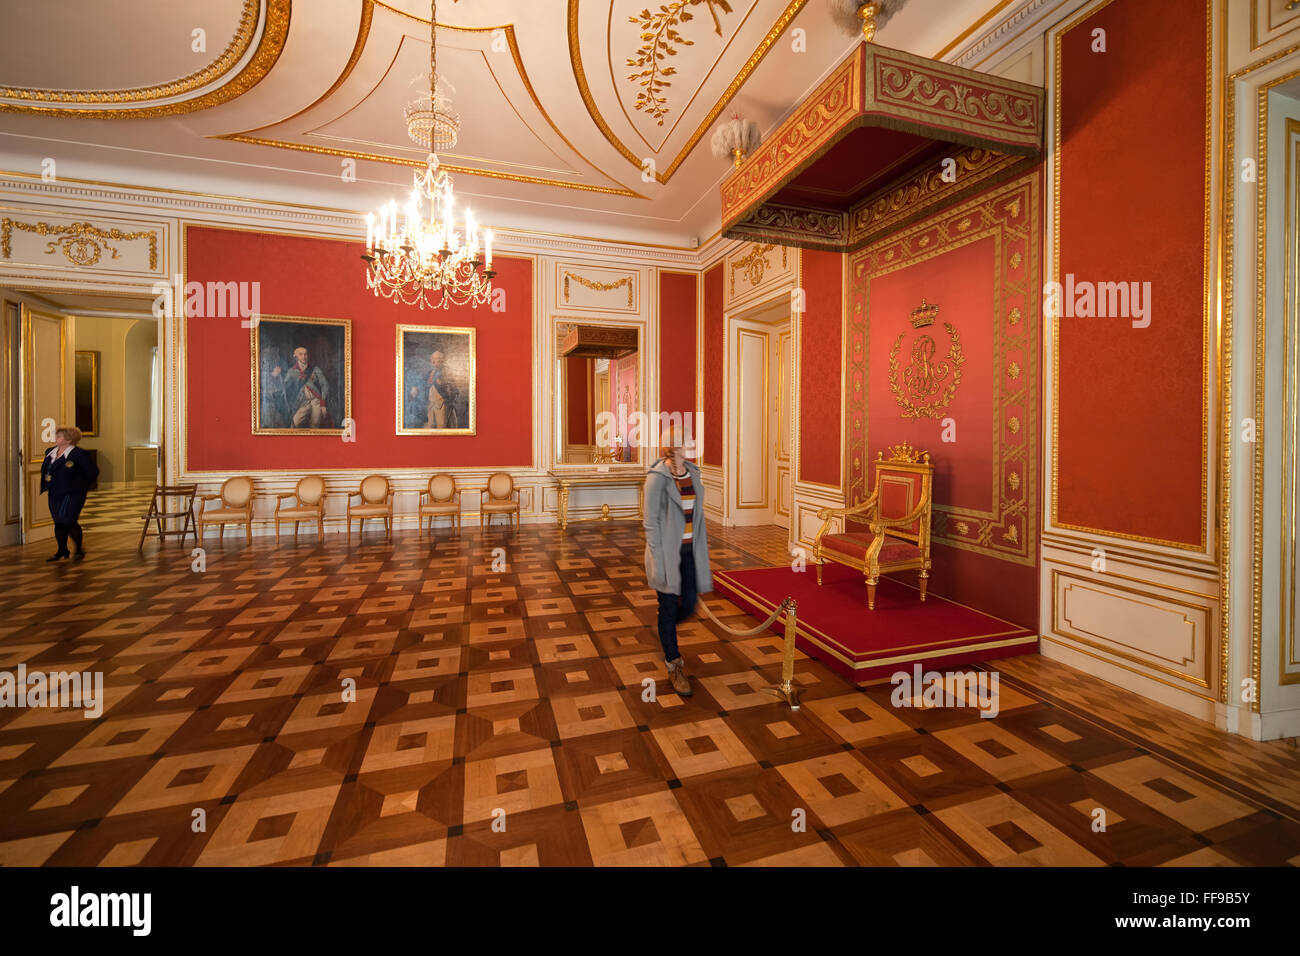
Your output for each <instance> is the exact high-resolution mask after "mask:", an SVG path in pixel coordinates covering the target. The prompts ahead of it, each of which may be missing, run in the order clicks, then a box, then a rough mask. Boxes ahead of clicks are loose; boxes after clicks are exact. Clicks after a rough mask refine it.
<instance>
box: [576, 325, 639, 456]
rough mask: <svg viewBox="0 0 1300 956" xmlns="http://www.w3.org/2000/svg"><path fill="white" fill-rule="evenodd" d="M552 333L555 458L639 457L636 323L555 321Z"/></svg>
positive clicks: (637, 332)
mask: <svg viewBox="0 0 1300 956" xmlns="http://www.w3.org/2000/svg"><path fill="white" fill-rule="evenodd" d="M555 334H556V343H555V355H556V374H555V382H556V385H557V394H556V401H555V409H556V445H557V448H556V451H557V460H558V461H560V462H563V463H565V464H598V465H602V464H618V463H634V462H640V461H641V458H642V449H640V448H638V447H636V446H637V444H638V441H637V439H638V437H639V436H638V432H639V429H637V428H636V425H637V421H638V419H639V418H640V413H641V412H642V409H641V401H642V396H641V394H640V392H641V389H640V386H639V382H640V364H639V363H640V359H641V347H640V346H641V332H640V329H638V328H634V327H629V326H614V325H595V324H590V325H589V324H579V323H574V322H557V323H556V326H555ZM634 413H636V417H635V418H634V417H633V415H634Z"/></svg>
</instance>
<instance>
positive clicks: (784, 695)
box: [763, 597, 799, 710]
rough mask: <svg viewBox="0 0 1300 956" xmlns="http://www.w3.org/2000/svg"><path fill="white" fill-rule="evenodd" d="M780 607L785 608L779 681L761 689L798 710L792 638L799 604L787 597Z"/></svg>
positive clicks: (794, 632)
mask: <svg viewBox="0 0 1300 956" xmlns="http://www.w3.org/2000/svg"><path fill="white" fill-rule="evenodd" d="M781 607H782V608H784V609H785V655H784V657H783V658H782V660H781V683H780V684H778V685H777V686H775V687H764V688H763V690H764V691H765V692H767V693H769V694H772V695H774V696H776V697H780V698H781V699H782V700H784V701H785V702H786V703H787V704H789V705H790V709H791V710H798V709H799V690H798V688H796V687H795V686H794V639H795V634H796V631H797V623H798V622H797V615H798V611H799V605H798V603H796V601H795V599H794V598H790V597H788V598H786V599H785V600H784V601H782V602H781Z"/></svg>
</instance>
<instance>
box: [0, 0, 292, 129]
mask: <svg viewBox="0 0 1300 956" xmlns="http://www.w3.org/2000/svg"><path fill="white" fill-rule="evenodd" d="M263 4H265V6H263ZM291 7H292V0H245V2H244V11H243V15H242V16H241V18H240V22H239V27H238V29H237V30H236V32H235V36H234V38H233V39H232V40H231V41H230V44H229V45H228V46H227V47H226V49H225V50H224V51H223V52H222V54H221V56H219V57H217V59H215V60H213V61H212V62H211V63H210V64H208V65H207V66H206V67H204V68H203V69H201V70H198V71H196V72H194V73H191V74H190V75H189V76H186V77H182V78H181V79H179V80H175V81H173V82H171V83H164V84H161V85H157V86H147V87H137V88H135V89H128V90H30V89H22V88H4V89H0V112H7V113H36V114H42V115H46V116H59V117H67V116H72V117H79V118H90V119H141V118H144V117H150V116H179V115H182V114H185V113H194V112H197V111H198V110H205V109H208V108H210V107H213V106H219V105H220V104H222V103H227V102H229V101H230V100H233V99H235V98H236V97H239V96H242V95H243V94H245V93H247V92H248V91H249V90H251V89H252V88H253V87H254V86H256V85H257V84H258V83H260V82H261V81H262V80H263V79H264V78H265V77H266V75H267V74H268V73H269V72H270V71H271V67H273V66H274V65H275V63H276V61H277V60H278V59H279V58H280V53H281V52H282V51H283V49H284V43H285V39H286V38H287V37H288V35H289V15H290V10H291ZM259 25H260V27H261V39H260V40H259V41H258V44H257V48H256V49H255V50H254V51H253V55H252V57H250V58H249V59H248V60H247V62H246V63H245V64H244V67H243V69H241V70H240V71H239V72H238V73H237V74H236V75H235V76H234V77H233V78H232V79H231V80H230V81H229V82H227V83H224V84H222V85H221V86H219V87H216V88H215V89H209V90H208V91H207V92H206V93H202V94H201V95H198V96H195V97H192V98H190V99H181V100H176V99H174V98H175V97H177V96H184V95H185V94H187V93H192V92H194V91H196V90H201V89H204V88H205V87H209V86H211V84H213V83H214V82H216V81H218V80H220V79H221V78H222V77H223V76H226V75H227V74H228V73H229V72H230V71H231V70H232V69H234V67H235V65H236V64H237V63H239V62H240V60H242V59H243V58H244V56H245V54H246V53H247V51H248V48H249V46H250V45H251V44H252V41H253V37H254V36H255V35H256V33H257V30H258V27H259ZM164 99H165V100H168V102H165V103H159V102H157V101H158V100H164ZM9 100H18V101H19V102H8V101H9ZM26 101H32V102H26ZM86 103H99V104H103V105H101V106H97V107H93V108H92V107H87V106H85V105H81V104H86ZM136 104H145V105H136Z"/></svg>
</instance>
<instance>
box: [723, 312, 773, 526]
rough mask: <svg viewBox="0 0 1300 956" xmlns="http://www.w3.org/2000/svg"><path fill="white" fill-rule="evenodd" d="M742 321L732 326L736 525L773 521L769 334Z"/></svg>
mask: <svg viewBox="0 0 1300 956" xmlns="http://www.w3.org/2000/svg"><path fill="white" fill-rule="evenodd" d="M769 333H770V330H769V328H768V327H767V326H765V325H762V324H760V323H757V322H751V321H748V320H744V319H735V320H733V321H732V324H731V343H730V344H731V347H730V350H729V351H730V355H729V356H728V358H729V362H730V367H731V374H730V375H729V376H728V377H729V390H730V393H731V394H730V405H731V412H732V414H731V415H730V421H731V429H732V433H731V437H732V441H731V450H730V457H731V461H730V463H729V464H730V468H731V476H732V478H731V481H730V482H729V485H730V488H731V499H732V500H731V508H730V510H731V516H732V519H733V521H734V523H735V524H738V525H755V524H771V522H772V422H771V404H770V395H771V385H770V383H769V381H768V376H769V374H770V372H771V357H772V356H771V352H772V344H771V335H770V334H769Z"/></svg>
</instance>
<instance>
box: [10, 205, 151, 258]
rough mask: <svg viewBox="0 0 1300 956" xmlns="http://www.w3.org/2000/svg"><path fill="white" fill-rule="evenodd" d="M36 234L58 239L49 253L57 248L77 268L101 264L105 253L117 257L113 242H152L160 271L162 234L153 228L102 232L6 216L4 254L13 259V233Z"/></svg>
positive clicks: (79, 224) (50, 244)
mask: <svg viewBox="0 0 1300 956" xmlns="http://www.w3.org/2000/svg"><path fill="white" fill-rule="evenodd" d="M14 229H18V230H20V231H22V232H31V233H35V234H36V235H38V236H56V237H61V238H55V239H54V240H53V241H51V242H48V243H46V246H45V254H46V255H50V256H52V255H54V253H55V251H56V249H57V250H58V251H61V252H62V253H63V257H64V258H65V259H67V260H68V261H69V262H70V263H72V264H73V265H74V266H83V267H89V266H93V265H95V264H96V263H98V262H99V260H100V257H101V256H102V255H103V253H104V250H108V252H109V254H110V255H111V256H112V257H113V258H114V259H116V258H118V251H117V249H116V248H115V247H113V246H112V245H110V244H109V243H110V242H127V241H130V240H133V239H148V240H149V269H150V271H156V270H157V269H158V233H157V232H155V231H154V230H152V229H148V230H141V231H139V232H123V231H122V230H120V229H118V228H116V227H114V228H112V229H100V228H99V227H98V226H94V225H91V224H90V223H89V222H74V223H72V224H71V225H68V226H56V225H53V224H51V223H48V222H19V221H18V220H16V219H10V218H9V217H8V216H6V217H5V218H4V219H0V255H3V256H4V258H6V259H9V258H12V250H11V244H12V239H13V230H14Z"/></svg>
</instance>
